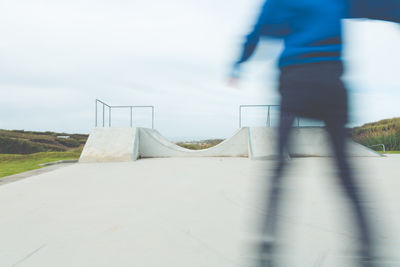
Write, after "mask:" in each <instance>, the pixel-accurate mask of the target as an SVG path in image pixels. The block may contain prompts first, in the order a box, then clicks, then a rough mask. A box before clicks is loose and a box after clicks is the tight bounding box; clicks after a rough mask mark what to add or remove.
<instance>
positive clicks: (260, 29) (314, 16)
mask: <svg viewBox="0 0 400 267" xmlns="http://www.w3.org/2000/svg"><path fill="white" fill-rule="evenodd" d="M343 18H371V19H381V20H387V21H393V22H400V0H267V1H266V2H265V4H264V6H263V8H262V10H261V13H260V15H259V17H258V20H257V22H256V24H255V26H254V28H253V30H252V31H251V32H250V33H249V34H248V35H247V37H246V41H245V43H244V46H243V52H242V54H241V56H240V59H239V60H238V61H237V62H236V64H235V67H236V69H237V68H238V66H239V64H240V63H242V62H245V61H246V60H247V59H249V57H250V56H251V55H252V54H253V52H254V50H255V48H256V46H257V43H258V42H259V40H260V38H261V37H263V36H269V37H277V38H282V39H283V41H284V50H283V52H282V54H281V56H280V59H279V66H280V67H283V66H288V65H293V64H304V63H312V62H323V61H340V60H341V55H342V23H341V20H342V19H343Z"/></svg>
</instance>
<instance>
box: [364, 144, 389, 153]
mask: <svg viewBox="0 0 400 267" xmlns="http://www.w3.org/2000/svg"><path fill="white" fill-rule="evenodd" d="M374 146H382V148H383V153H385V152H386V149H385V145H384V144H376V145H372V146H368V147H374Z"/></svg>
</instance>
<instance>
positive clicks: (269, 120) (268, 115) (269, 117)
mask: <svg viewBox="0 0 400 267" xmlns="http://www.w3.org/2000/svg"><path fill="white" fill-rule="evenodd" d="M279 106H280V105H240V106H239V128H242V108H255V107H267V109H268V112H267V120H266V124H267V126H268V127H271V107H279Z"/></svg>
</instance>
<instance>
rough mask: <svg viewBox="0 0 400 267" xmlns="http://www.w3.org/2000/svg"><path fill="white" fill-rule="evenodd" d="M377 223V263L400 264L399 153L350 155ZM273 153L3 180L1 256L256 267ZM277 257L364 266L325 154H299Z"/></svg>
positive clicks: (292, 262) (31, 260)
mask: <svg viewBox="0 0 400 267" xmlns="http://www.w3.org/2000/svg"><path fill="white" fill-rule="evenodd" d="M352 161H353V165H354V168H355V171H356V173H357V178H358V183H359V185H360V187H361V188H362V189H363V191H365V192H367V193H368V198H366V199H367V203H366V204H367V206H368V210H369V212H370V216H371V219H372V221H373V223H374V226H375V227H376V228H377V231H376V232H377V235H376V239H377V246H378V248H379V252H380V254H381V255H383V256H382V258H381V261H382V264H381V265H379V266H391V267H392V266H393V267H394V266H400V265H399V263H400V261H399V259H398V254H397V253H398V250H399V249H400V237H399V234H398V233H399V230H400V213H399V212H400V207H399V205H398V203H400V195H399V194H398V188H399V186H400V181H399V179H398V178H399V176H398V169H399V167H398V166H399V164H400V155H388V156H387V157H357V158H352ZM273 164H274V161H272V160H249V159H247V158H227V157H224V158H218V157H213V158H208V157H205V158H151V159H140V160H138V161H134V162H113V163H76V164H72V165H69V166H66V167H63V168H57V169H54V170H52V171H50V172H45V173H39V174H37V175H34V176H31V177H29V178H26V179H23V180H18V181H16V182H13V183H8V184H5V185H2V186H0V213H1V214H2V216H1V220H0V234H1V239H0V266H10V267H11V266H41V267H46V266H52V267H53V266H143V267H166V266H168V267H213V266H215V267H225V266H226V267H228V266H229V267H232V266H238V267H239V266H252V265H251V263H252V258H254V250H253V245H254V244H255V243H256V241H257V233H258V231H257V229H258V226H259V221H260V218H261V217H262V216H263V215H264V214H265V207H264V206H265V205H264V199H263V194H264V193H265V190H266V188H267V186H268V180H269V176H268V173H270V170H271V168H272V166H273ZM285 177H286V182H285V185H286V186H285V190H286V195H285V196H286V200H285V202H284V206H285V209H284V210H283V211H282V212H281V214H280V218H281V222H280V228H281V231H280V239H279V242H280V245H281V249H280V250H279V252H278V254H277V259H278V262H279V263H280V265H279V266H285V267H291V266H293V267H295V266H301V267H307V266H313V267H314V266H322V267H337V266H343V267H347V266H349V267H350V266H356V265H355V264H354V263H353V258H354V255H355V241H356V234H355V233H356V232H355V230H354V227H353V225H352V221H351V218H352V217H351V214H350V213H349V210H348V206H347V205H346V200H345V199H344V197H343V194H342V192H341V189H340V187H339V186H338V183H337V179H336V177H335V169H334V167H333V164H332V162H331V158H329V157H304V158H293V159H291V161H290V167H289V169H288V171H287V175H286V176H285Z"/></svg>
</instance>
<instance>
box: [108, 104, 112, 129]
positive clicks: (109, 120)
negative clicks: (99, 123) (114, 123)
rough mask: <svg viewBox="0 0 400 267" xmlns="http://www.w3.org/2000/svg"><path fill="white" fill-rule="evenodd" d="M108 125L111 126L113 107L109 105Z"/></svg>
mask: <svg viewBox="0 0 400 267" xmlns="http://www.w3.org/2000/svg"><path fill="white" fill-rule="evenodd" d="M108 127H111V107H108Z"/></svg>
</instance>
